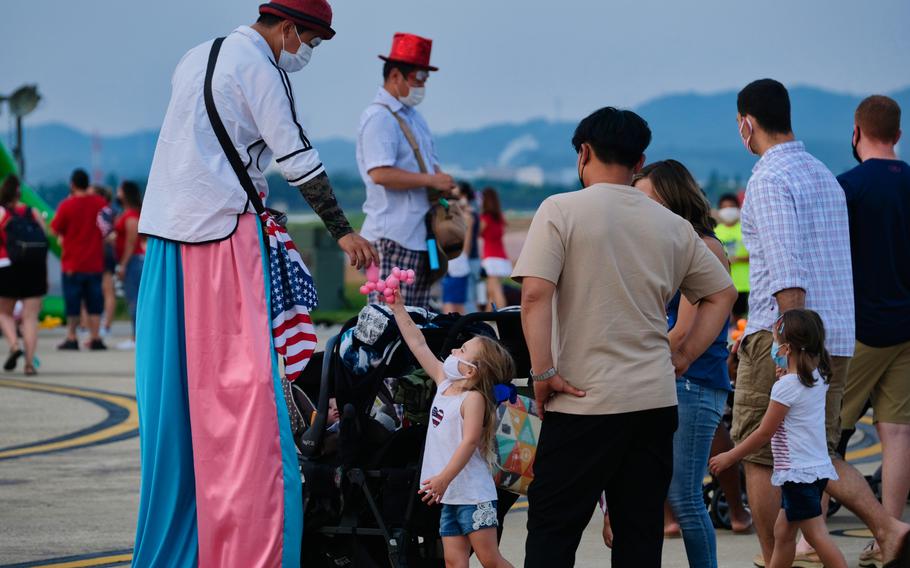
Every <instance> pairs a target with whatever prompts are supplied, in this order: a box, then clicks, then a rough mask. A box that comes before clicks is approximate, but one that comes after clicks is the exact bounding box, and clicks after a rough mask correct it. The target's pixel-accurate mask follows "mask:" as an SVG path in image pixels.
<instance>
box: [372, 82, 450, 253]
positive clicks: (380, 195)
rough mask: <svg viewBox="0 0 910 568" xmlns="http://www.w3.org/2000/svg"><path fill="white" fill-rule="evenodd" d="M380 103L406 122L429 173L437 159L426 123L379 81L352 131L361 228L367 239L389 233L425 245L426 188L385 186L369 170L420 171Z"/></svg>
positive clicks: (409, 244) (414, 246)
mask: <svg viewBox="0 0 910 568" xmlns="http://www.w3.org/2000/svg"><path fill="white" fill-rule="evenodd" d="M382 105H386V106H388V107H389V108H390V109H392V111H394V112H396V113H398V114H399V115H400V116H401V117H402V118H404V120H405V122H407V124H408V126H410V128H411V132H412V133H413V134H414V138H415V139H416V140H417V145H418V146H419V147H420V153H421V155H422V156H423V161H424V163H425V164H426V165H427V168H429V170H430V173H433V172H434V171H435V169H436V167H437V166H438V165H439V160H438V159H437V157H436V148H435V146H434V144H433V136H432V134H430V127H429V126H427V123H426V121H425V120H424V119H423V117H422V116H421V115H420V113H418V112H417V111H416V110H414V109H413V108H411V107H408V106H405V105H403V104H401V102H400V101H399V100H398V99H396V98H395V97H393V96H392V95H390V94H389V92H388V91H386V90H385V89H384V88H383V87H380V88H379V92H378V93H376V98H375V99H373V102H372V103H371V104H370V106H368V107H367V108H366V110H365V111H363V114H362V115H361V116H360V131H359V133H358V135H357V168H358V169H359V170H360V177H361V178H363V183H364V184H366V190H367V199H366V201H365V202H364V204H363V212H364V213H366V215H367V217H366V220H365V221H364V223H363V230H362V231H361V234H362V235H363V237H364V238H366V239H368V240H370V241H377V240H379V239H389V240H392V241H395V242H396V243H398V244H399V245H401V246H403V247H404V248H406V249H410V250H427V243H426V238H427V230H426V226H425V225H424V216H425V215H426V213H427V211H429V209H430V203H429V201H428V200H427V189H426V188H425V187H417V188H414V189H405V190H399V189H386V188H385V187H383V186H381V185H379V184H377V183H375V182H373V180H372V179H370V176H369V171H370V170H372V169H374V168H381V167H388V166H392V167H395V168H400V169H402V170H407V171H409V172H419V171H420V166H419V165H418V164H417V158H416V157H415V156H414V151H413V150H412V149H411V146H410V144H408V140H407V138H405V136H404V133H403V132H402V131H401V126H400V125H399V124H398V121H397V120H396V119H395V117H394V116H392V114H391V113H390V112H389V108H386V107H384V106H382Z"/></svg>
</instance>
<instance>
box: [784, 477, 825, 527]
mask: <svg viewBox="0 0 910 568" xmlns="http://www.w3.org/2000/svg"><path fill="white" fill-rule="evenodd" d="M827 485H828V480H827V479H818V480H816V481H814V482H812V483H794V482H792V481H787V482H786V483H784V484H783V485H782V486H781V488H780V497H781V507H782V508H783V509H784V512H785V513H786V514H787V520H788V521H790V522H791V523H792V522H795V521H805V520H808V519H814V518H815V517H818V516H821V514H822V493H824V492H825V487H826V486H827Z"/></svg>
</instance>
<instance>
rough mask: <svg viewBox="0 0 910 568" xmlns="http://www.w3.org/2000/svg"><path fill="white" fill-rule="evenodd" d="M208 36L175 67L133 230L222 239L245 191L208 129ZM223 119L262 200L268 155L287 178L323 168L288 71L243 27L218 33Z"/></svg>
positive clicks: (218, 98)
mask: <svg viewBox="0 0 910 568" xmlns="http://www.w3.org/2000/svg"><path fill="white" fill-rule="evenodd" d="M211 47H212V42H211V41H208V42H206V43H204V44H202V45H199V46H197V47H194V48H193V49H191V50H190V51H189V52H187V53H186V55H184V56H183V59H181V60H180V63H178V64H177V69H176V70H175V71H174V76H173V78H172V80H171V84H172V94H171V101H170V104H169V105H168V109H167V114H166V115H165V118H164V124H163V126H162V127H161V133H160V135H159V137H158V146H157V147H156V148H155V157H154V159H153V161H152V169H151V172H150V173H149V180H148V186H147V187H146V192H145V199H144V202H143V207H142V217H141V218H140V220H139V231H140V232H141V233H143V234H147V235H153V236H157V237H162V238H165V239H170V240H174V241H181V242H187V243H202V242H208V241H215V240H220V239H224V238H226V237H228V236H230V235H231V234H232V233H233V231H234V229H235V228H236V227H237V221H238V218H239V217H238V216H239V215H240V214H241V213H244V212H246V211H247V209H249V210H250V211H252V207H248V204H247V195H246V193H245V192H244V190H243V187H241V185H240V182H239V181H238V180H237V175H236V174H235V173H234V170H233V169H231V165H230V163H228V160H227V157H226V156H225V154H224V151H223V150H222V149H221V146H220V144H219V143H218V139H217V138H216V137H215V133H214V131H213V130H212V125H211V123H210V122H209V117H208V115H207V114H206V110H205V102H204V100H203V96H202V90H203V83H204V80H205V72H206V67H207V64H208V58H209V51H210V50H211ZM212 94H213V97H214V99H215V107H216V109H217V110H218V114H219V115H220V116H221V121H222V122H223V123H224V127H225V129H226V130H227V132H228V135H229V136H230V138H231V141H233V143H234V147H235V148H236V149H237V152H238V153H239V154H240V157H241V159H242V160H243V161H244V163H245V165H246V170H247V172H248V173H249V174H250V177H251V178H252V180H253V184H254V185H255V186H256V188H257V190H258V191H259V193H260V196H261V197H263V199H264V200H265V199H266V198H267V197H268V192H269V188H268V184H267V183H266V179H265V175H264V174H263V172H264V170H265V169H266V168H267V167H268V166H269V164H270V163H271V161H272V157H273V156H277V157H278V158H277V160H276V162H277V164H278V168H279V169H280V170H281V173H282V174H283V175H284V177H285V179H287V181H288V183H290V184H292V185H299V184H301V183H305V182H307V181H309V180H311V179H312V178H314V177H316V176H317V175H319V174H320V173H322V172H323V171H324V168H323V166H322V163H321V162H320V160H319V154H318V153H317V152H316V150H315V149H314V148H313V146H312V145H311V144H310V141H309V140H308V139H307V137H306V133H305V132H304V129H303V127H302V126H301V125H300V121H299V120H298V118H297V111H296V109H295V107H294V95H293V93H292V92H291V83H290V81H289V80H288V76H287V73H286V72H284V71H283V70H281V69H280V68H279V67H278V66H277V65H276V62H275V59H274V56H273V55H272V50H271V48H270V47H269V46H268V44H267V43H266V41H265V39H264V38H263V37H262V36H261V35H260V34H259V33H258V32H256V31H255V30H253V29H252V28H250V27H248V26H241V27H239V28H237V29H236V30H234V31H233V32H232V33H231V34H230V35H228V36H227V38H226V39H225V40H224V43H223V45H222V46H221V53H220V54H219V56H218V62H217V64H216V66H215V72H214V76H213V78H212Z"/></svg>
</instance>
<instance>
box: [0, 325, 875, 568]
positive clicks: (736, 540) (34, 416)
mask: <svg viewBox="0 0 910 568" xmlns="http://www.w3.org/2000/svg"><path fill="white" fill-rule="evenodd" d="M126 333H128V327H126V326H125V325H120V324H118V325H117V326H116V327H115V337H113V338H111V339H109V340H108V344H109V346H113V345H116V343H118V341H119V340H122V339H125V337H124V336H125V334H126ZM329 333H330V331H327V330H322V332H321V336H322V337H321V339H322V340H324V339H325V338H326V337H327V335H328V334H329ZM61 339H62V331H61V330H49V331H47V330H46V331H42V335H41V340H40V346H39V354H38V355H39V357H40V359H41V366H40V367H39V375H38V376H37V377H29V378H26V377H25V376H24V375H23V374H22V372H21V369H22V362H21V360H20V365H19V368H18V369H17V371H16V372H14V373H5V372H2V371H0V568H9V567H10V566H17V567H20V568H24V567H25V566H29V567H39V566H48V567H49V566H55V567H57V568H61V567H69V568H77V567H83V566H123V565H127V564H128V563H129V558H130V550H131V548H132V545H133V538H134V530H135V523H136V510H137V507H138V496H139V438H138V435H137V431H136V428H137V426H138V422H137V416H136V408H135V386H134V381H133V368H134V367H133V356H134V354H133V352H122V351H115V350H110V351H107V352H88V351H80V352H78V353H73V352H58V351H56V349H55V346H56V343H58V342H59V341H60V340H61ZM4 355H5V352H4ZM3 358H5V357H3ZM872 432H873V431H872V429H871V428H866V429H865V430H864V435H865V436H870V435H874V434H872ZM874 442H875V440H871V439H867V440H866V444H865V445H866V446H867V449H866V450H864V451H863V453H864V454H870V455H869V456H867V457H866V460H871V461H868V462H867V463H864V464H862V465H861V466H860V469H861V471H863V473H871V472H872V471H874V469H875V468H876V467H877V458H876V456H875V453H876V448H877V446H876V445H875V444H874ZM526 507H527V503H526V502H525V501H524V500H522V501H520V502H519V503H518V504H517V505H516V508H515V509H513V511H512V513H510V514H509V516H508V517H507V519H506V528H505V536H504V539H503V543H502V547H501V548H502V551H503V554H504V555H505V556H506V558H508V559H509V560H510V561H512V562H513V563H514V564H516V565H520V564H521V561H522V558H523V557H524V538H525V530H524V527H525V523H526V520H527V515H526V512H525V511H526ZM829 526H830V528H831V530H832V531H833V532H835V533H836V535H837V536H835V540H836V542H837V544H838V546H840V547H841V550H843V552H844V554H845V556H846V557H847V560H848V564H849V565H850V566H855V565H856V559H857V557H858V555H859V553H860V551H861V550H862V548H863V546H864V545H865V544H866V542H867V541H868V532H867V531H865V529H863V527H862V523H860V522H859V521H858V520H857V519H856V518H855V517H854V516H853V515H852V514H850V513H849V512H847V511H845V510H842V511H840V512H839V513H838V514H837V515H835V516H834V517H833V518H832V519H831V521H830V523H829ZM601 527H602V525H601V520H600V518H599V515H598V514H597V513H596V512H595V514H594V516H593V517H592V520H591V523H590V524H589V526H588V528H587V529H586V531H585V534H584V536H583V538H582V542H581V545H580V547H579V550H578V556H577V566H609V565H610V562H609V552H608V550H607V549H606V548H605V547H604V545H603V541H602V539H601ZM844 533H849V534H851V535H854V536H846V535H845V534H844ZM718 551H719V560H720V566H743V567H747V566H751V565H752V563H751V559H752V557H753V556H754V555H755V554H756V553H757V552H758V544H757V541H756V539H755V537H754V535H733V534H732V533H730V532H729V531H718ZM663 558H664V562H663V565H664V566H667V567H683V566H687V565H688V564H687V562H686V556H685V551H684V548H683V543H682V540H681V539H670V540H667V541H666V543H665V545H664V556H663ZM475 565H476V566H479V564H477V563H476V562H475V563H474V564H472V566H475Z"/></svg>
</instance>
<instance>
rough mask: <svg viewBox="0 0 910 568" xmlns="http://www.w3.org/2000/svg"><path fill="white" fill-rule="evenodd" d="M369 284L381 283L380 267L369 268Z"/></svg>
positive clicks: (373, 265)
mask: <svg viewBox="0 0 910 568" xmlns="http://www.w3.org/2000/svg"><path fill="white" fill-rule="evenodd" d="M367 282H379V267H378V266H376V265H375V264H371V265H370V266H369V267H367Z"/></svg>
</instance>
